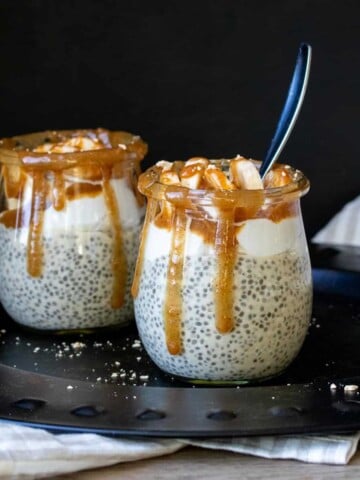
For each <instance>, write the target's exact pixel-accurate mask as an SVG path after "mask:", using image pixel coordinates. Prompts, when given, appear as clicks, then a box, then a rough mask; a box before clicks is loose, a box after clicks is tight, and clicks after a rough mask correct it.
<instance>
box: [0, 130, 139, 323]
mask: <svg viewBox="0 0 360 480" xmlns="http://www.w3.org/2000/svg"><path fill="white" fill-rule="evenodd" d="M145 153H146V144H144V143H143V142H142V140H141V139H140V138H139V137H136V136H133V135H131V134H128V133H126V132H110V131H108V130H105V129H97V130H75V131H60V132H43V133H39V134H32V135H24V136H21V137H15V138H12V139H3V140H2V141H1V143H0V162H1V168H2V170H1V179H2V193H3V195H2V202H1V213H0V300H1V302H2V304H3V306H4V308H5V310H6V311H7V312H8V313H9V315H10V316H11V317H12V318H13V319H14V320H16V321H18V322H19V323H21V324H23V325H26V326H28V327H33V328H37V329H41V330H74V329H76V330H79V329H80V330H83V329H93V328H97V327H105V326H112V325H122V324H124V323H127V322H129V321H130V320H131V319H132V317H133V307H132V299H131V295H130V286H131V282H132V274H133V270H134V265H135V260H136V253H137V249H138V239H139V230H140V228H141V224H142V218H143V214H144V201H143V198H142V197H141V196H140V195H139V193H138V191H137V189H136V184H137V178H138V174H139V169H140V166H139V163H140V160H141V159H142V158H143V157H144V155H145Z"/></svg>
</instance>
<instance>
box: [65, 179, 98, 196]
mask: <svg viewBox="0 0 360 480" xmlns="http://www.w3.org/2000/svg"><path fill="white" fill-rule="evenodd" d="M102 191H103V187H102V185H96V184H95V185H94V184H93V183H72V184H71V185H69V186H68V187H67V188H66V190H65V196H66V199H67V200H77V199H79V198H83V197H96V196H98V195H100V194H101V192H102Z"/></svg>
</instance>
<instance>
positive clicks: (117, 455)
mask: <svg viewBox="0 0 360 480" xmlns="http://www.w3.org/2000/svg"><path fill="white" fill-rule="evenodd" d="M359 437H360V433H354V434H347V435H346V434H344V435H324V436H319V435H317V436H315V435H297V436H273V437H271V436H270V437H244V438H229V439H207V440H190V439H187V440H186V439H185V440H184V439H182V440H179V439H155V438H150V439H125V438H109V437H104V436H101V435H94V434H85V433H84V434H70V433H67V434H57V435H56V434H51V433H49V432H47V431H45V430H41V429H34V428H29V427H23V426H21V425H16V424H11V423H6V422H0V479H1V480H5V479H6V480H10V479H11V480H20V479H22V480H33V479H37V478H46V477H49V476H54V475H61V474H66V473H71V472H77V471H80V470H85V469H91V468H96V467H103V466H108V465H114V464H116V463H121V462H130V461H135V460H141V459H145V458H150V457H157V456H160V455H167V454H170V453H173V452H176V451H177V450H180V449H181V448H185V447H186V446H188V445H193V446H198V447H202V448H209V449H216V450H217V449H219V450H228V451H232V452H237V453H243V454H248V455H255V456H260V457H265V458H282V459H295V460H301V461H304V462H311V463H327V464H334V465H344V464H346V463H348V462H349V460H350V458H351V457H352V456H353V454H354V453H355V451H356V448H357V444H358V441H359Z"/></svg>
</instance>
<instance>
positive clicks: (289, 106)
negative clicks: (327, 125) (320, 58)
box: [259, 43, 311, 178]
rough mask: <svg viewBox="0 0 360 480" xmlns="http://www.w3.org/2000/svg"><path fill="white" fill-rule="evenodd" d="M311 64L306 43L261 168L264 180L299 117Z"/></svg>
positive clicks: (309, 49) (309, 52)
mask: <svg viewBox="0 0 360 480" xmlns="http://www.w3.org/2000/svg"><path fill="white" fill-rule="evenodd" d="M310 63H311V47H310V45H308V44H306V43H302V44H301V45H300V49H299V54H298V57H297V59H296V65H295V69H294V73H293V77H292V80H291V83H290V88H289V91H288V95H287V98H286V102H285V105H284V108H283V111H282V113H281V117H280V120H279V122H278V125H277V127H276V131H275V135H274V137H273V139H272V140H271V144H270V147H269V149H268V151H267V153H266V155H265V158H264V160H263V162H262V164H261V166H260V169H259V173H260V177H261V178H264V177H265V175H266V174H267V172H268V171H269V170H270V168H271V166H272V164H273V163H274V162H275V161H276V160H277V158H278V157H279V155H280V153H281V151H282V149H283V148H284V146H285V144H286V142H287V140H288V138H289V136H290V133H291V131H292V129H293V127H294V125H295V122H296V119H297V117H298V115H299V112H300V108H301V105H302V102H303V100H304V96H305V91H306V87H307V84H308V79H309V73H310Z"/></svg>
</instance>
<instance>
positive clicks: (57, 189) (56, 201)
mask: <svg viewBox="0 0 360 480" xmlns="http://www.w3.org/2000/svg"><path fill="white" fill-rule="evenodd" d="M52 204H53V205H54V209H55V210H57V211H60V210H63V209H64V207H65V181H64V175H63V173H62V172H61V171H56V172H54V183H53V188H52Z"/></svg>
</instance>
